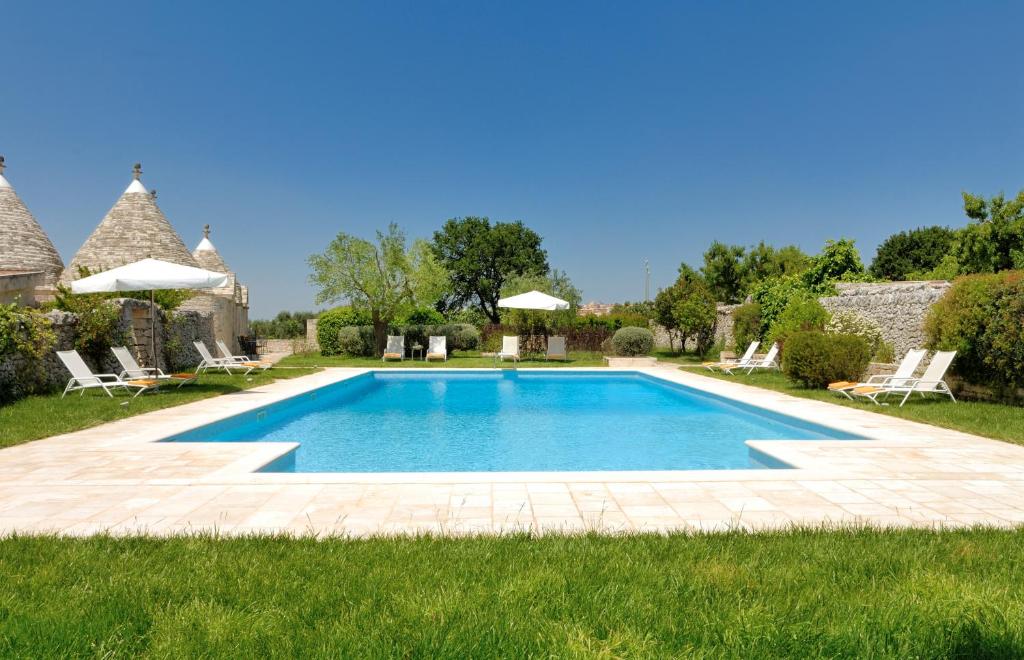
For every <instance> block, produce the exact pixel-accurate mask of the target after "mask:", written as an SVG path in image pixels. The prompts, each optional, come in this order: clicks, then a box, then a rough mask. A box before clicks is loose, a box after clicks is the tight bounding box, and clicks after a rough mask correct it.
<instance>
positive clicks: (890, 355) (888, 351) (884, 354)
mask: <svg viewBox="0 0 1024 660" xmlns="http://www.w3.org/2000/svg"><path fill="white" fill-rule="evenodd" d="M871 360H872V361H873V362H884V363H885V364H892V363H893V362H895V361H896V349H895V348H894V347H893V345H892V344H890V343H889V342H887V341H885V340H882V341H881V342H879V344H878V349H877V350H875V355H874V357H872V358H871Z"/></svg>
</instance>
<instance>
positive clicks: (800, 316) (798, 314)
mask: <svg viewBox="0 0 1024 660" xmlns="http://www.w3.org/2000/svg"><path fill="white" fill-rule="evenodd" d="M829 318H830V315H829V313H828V310H826V309H825V308H824V307H822V306H821V303H819V302H818V300H817V299H816V298H814V296H812V295H811V294H809V293H807V292H803V293H800V294H797V295H794V296H793V297H792V298H791V299H790V301H789V303H788V304H787V305H786V309H785V310H783V312H782V314H780V315H779V317H778V318H777V319H776V320H775V322H774V323H773V324H772V327H771V329H770V330H769V331H768V342H769V343H771V342H775V343H777V344H778V345H779V350H781V351H783V352H785V350H786V348H785V346H786V342H787V341H788V340H789V337H790V335H792V334H794V333H797V332H807V331H809V330H818V331H823V330H824V329H825V324H826V323H828V321H829Z"/></svg>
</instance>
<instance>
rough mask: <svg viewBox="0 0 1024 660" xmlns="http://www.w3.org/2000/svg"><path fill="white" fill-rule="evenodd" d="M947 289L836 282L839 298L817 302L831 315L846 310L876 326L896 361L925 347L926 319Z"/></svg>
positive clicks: (942, 286) (941, 285)
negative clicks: (892, 349) (912, 351)
mask: <svg viewBox="0 0 1024 660" xmlns="http://www.w3.org/2000/svg"><path fill="white" fill-rule="evenodd" d="M949 287H950V284H949V282H946V281H930V282H884V283H853V282H851V283H839V284H837V285H836V288H837V289H838V291H839V294H838V295H835V296H830V297H827V298H821V299H820V300H821V304H822V305H823V306H824V307H825V309H827V310H829V311H830V312H837V311H839V310H847V311H851V312H854V313H856V314H857V315H858V316H861V317H863V318H866V319H870V320H872V321H874V322H875V323H877V324H878V327H880V328H881V329H882V337H883V338H884V339H885V341H887V342H889V343H890V344H892V345H893V348H894V349H895V353H896V356H897V358H899V357H901V356H903V355H905V354H906V352H907V351H909V350H911V349H915V348H922V347H923V346H924V343H925V334H924V320H925V317H926V316H927V314H928V310H929V309H930V308H931V306H932V305H933V304H935V302H936V301H938V299H939V298H941V297H942V295H943V294H944V293H945V292H946V290H947V289H949Z"/></svg>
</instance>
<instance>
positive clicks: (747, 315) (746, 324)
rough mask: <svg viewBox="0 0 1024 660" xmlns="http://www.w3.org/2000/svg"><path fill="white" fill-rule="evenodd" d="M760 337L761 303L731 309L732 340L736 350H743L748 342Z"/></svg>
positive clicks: (751, 303) (748, 344)
mask: <svg viewBox="0 0 1024 660" xmlns="http://www.w3.org/2000/svg"><path fill="white" fill-rule="evenodd" d="M760 337H761V305H760V304H758V303H756V302H750V303H746V304H744V305H740V306H739V307H737V308H736V309H734V310H732V338H733V339H732V340H733V344H734V345H735V346H734V347H735V348H736V350H737V351H740V352H742V351H745V350H746V349H747V346H750V342H752V341H756V340H757V339H760Z"/></svg>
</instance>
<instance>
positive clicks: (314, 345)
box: [306, 319, 320, 351]
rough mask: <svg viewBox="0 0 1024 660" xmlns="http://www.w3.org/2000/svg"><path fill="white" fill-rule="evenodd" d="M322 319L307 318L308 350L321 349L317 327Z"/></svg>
mask: <svg viewBox="0 0 1024 660" xmlns="http://www.w3.org/2000/svg"><path fill="white" fill-rule="evenodd" d="M319 320H320V319H306V350H307V351H319V350H320V340H319V339H317V336H316V329H317V322H318V321H319Z"/></svg>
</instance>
